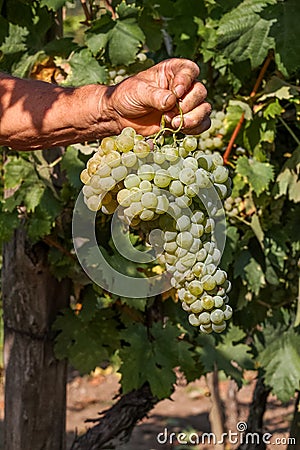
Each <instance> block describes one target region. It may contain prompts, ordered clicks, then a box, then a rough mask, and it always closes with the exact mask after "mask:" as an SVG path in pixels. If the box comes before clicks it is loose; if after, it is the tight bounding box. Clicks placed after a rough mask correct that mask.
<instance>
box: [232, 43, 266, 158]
mask: <svg viewBox="0 0 300 450" xmlns="http://www.w3.org/2000/svg"><path fill="white" fill-rule="evenodd" d="M272 59H273V52H272V51H269V54H268V56H267V58H266V60H265V62H264V64H263V66H262V68H261V70H260V72H259V74H258V77H257V80H256V82H255V84H254V86H253V89H252V91H251V93H250V98H252V97H255V95H256V94H257V91H258V88H259V86H260V84H261V82H262V80H263V78H264V76H265V73H266V71H267V68H268V67H269V64H270V62H271V61H272ZM244 120H245V113H242V115H241V118H240V120H239V121H238V123H237V125H236V127H235V129H234V131H233V133H232V136H231V138H230V141H229V142H228V145H227V148H226V150H225V153H224V156H223V160H224V164H228V159H229V156H230V153H231V150H232V148H233V144H234V143H235V140H236V138H237V135H238V134H239V132H240V130H241V128H242V125H243V123H244Z"/></svg>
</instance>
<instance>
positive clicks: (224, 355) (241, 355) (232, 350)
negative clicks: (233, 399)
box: [197, 325, 253, 387]
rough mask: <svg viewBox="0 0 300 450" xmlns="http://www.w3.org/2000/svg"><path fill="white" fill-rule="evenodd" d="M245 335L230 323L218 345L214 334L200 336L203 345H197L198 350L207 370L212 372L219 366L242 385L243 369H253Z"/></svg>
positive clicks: (199, 341)
mask: <svg viewBox="0 0 300 450" xmlns="http://www.w3.org/2000/svg"><path fill="white" fill-rule="evenodd" d="M245 336H246V335H245V333H244V332H243V331H242V330H241V329H240V328H238V327H235V326H233V325H230V327H229V329H228V332H227V333H226V334H225V335H224V336H222V338H221V341H220V342H219V343H218V344H217V345H216V340H215V338H214V337H213V336H200V337H198V340H197V342H198V343H199V344H200V345H201V347H197V352H199V353H200V359H201V362H202V364H203V366H204V368H205V371H206V372H212V371H213V370H214V369H215V366H217V368H218V370H223V371H224V372H225V374H226V375H227V376H229V377H231V378H232V379H234V380H235V381H236V382H237V384H238V386H239V387H241V386H242V379H243V370H245V369H253V363H252V361H251V357H250V355H249V353H250V350H251V348H250V347H249V346H248V345H246V344H244V343H243V342H242V341H243V340H244V339H245Z"/></svg>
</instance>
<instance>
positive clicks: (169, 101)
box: [141, 85, 177, 111]
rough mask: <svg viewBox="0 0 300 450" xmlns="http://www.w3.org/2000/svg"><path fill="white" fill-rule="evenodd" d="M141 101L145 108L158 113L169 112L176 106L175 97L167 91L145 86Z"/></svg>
mask: <svg viewBox="0 0 300 450" xmlns="http://www.w3.org/2000/svg"><path fill="white" fill-rule="evenodd" d="M141 101H142V103H143V104H144V105H145V106H146V107H150V108H153V109H156V110H158V111H169V110H170V109H172V108H174V106H175V105H176V101H177V98H176V95H175V94H174V93H173V92H172V91H169V90H168V89H163V88H160V87H155V86H151V85H147V86H146V90H145V93H144V95H143V96H142V98H141Z"/></svg>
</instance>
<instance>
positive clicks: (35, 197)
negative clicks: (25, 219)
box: [22, 182, 45, 212]
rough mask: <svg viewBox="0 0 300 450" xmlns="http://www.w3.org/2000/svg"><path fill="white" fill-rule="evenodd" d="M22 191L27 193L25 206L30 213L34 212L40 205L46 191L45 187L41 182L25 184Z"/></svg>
mask: <svg viewBox="0 0 300 450" xmlns="http://www.w3.org/2000/svg"><path fill="white" fill-rule="evenodd" d="M22 190H24V191H25V195H24V204H25V206H26V209H27V211H28V212H32V211H34V210H35V208H36V207H37V206H38V204H39V203H40V200H41V198H42V196H43V194H44V191H45V185H44V184H42V183H39V182H34V183H27V182H26V183H24V185H23V186H22Z"/></svg>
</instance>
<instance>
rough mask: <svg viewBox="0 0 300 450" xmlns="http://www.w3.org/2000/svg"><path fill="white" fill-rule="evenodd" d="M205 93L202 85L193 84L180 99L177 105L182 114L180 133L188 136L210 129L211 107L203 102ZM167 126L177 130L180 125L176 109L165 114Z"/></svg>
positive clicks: (198, 83)
mask: <svg viewBox="0 0 300 450" xmlns="http://www.w3.org/2000/svg"><path fill="white" fill-rule="evenodd" d="M206 95H207V91H206V89H205V87H204V86H203V84H202V83H200V82H194V83H193V85H192V87H191V89H190V90H189V91H188V92H187V94H186V95H185V96H184V97H183V98H182V100H181V101H180V103H179V105H180V108H181V110H182V112H183V127H182V131H183V132H185V133H189V134H199V133H202V132H203V131H205V130H206V129H208V128H209V127H210V119H209V115H210V113H211V105H210V104H209V103H208V102H206V101H205V99H206ZM165 118H166V120H167V123H168V126H171V127H172V128H174V129H177V128H178V127H179V125H180V123H181V117H180V115H179V114H178V108H177V107H175V108H173V109H172V110H170V111H168V112H167V113H165Z"/></svg>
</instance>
